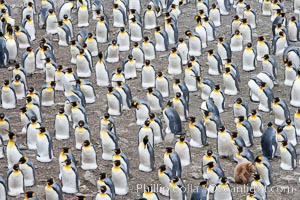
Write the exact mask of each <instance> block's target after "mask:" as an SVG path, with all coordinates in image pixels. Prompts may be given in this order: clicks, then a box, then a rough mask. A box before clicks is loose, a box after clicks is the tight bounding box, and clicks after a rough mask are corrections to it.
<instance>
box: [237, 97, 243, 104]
mask: <svg viewBox="0 0 300 200" xmlns="http://www.w3.org/2000/svg"><path fill="white" fill-rule="evenodd" d="M242 101H243V100H242V98H240V97H239V98H237V99H236V100H235V103H237V104H241V103H242Z"/></svg>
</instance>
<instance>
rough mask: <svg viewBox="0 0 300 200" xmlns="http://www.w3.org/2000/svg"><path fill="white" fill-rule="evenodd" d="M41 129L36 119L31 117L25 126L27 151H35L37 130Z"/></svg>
mask: <svg viewBox="0 0 300 200" xmlns="http://www.w3.org/2000/svg"><path fill="white" fill-rule="evenodd" d="M40 127H41V123H40V122H37V118H36V117H35V116H33V117H31V119H30V122H29V123H28V124H27V126H26V143H27V147H28V149H32V150H35V149H36V148H37V146H36V144H37V135H38V132H39V130H38V128H40Z"/></svg>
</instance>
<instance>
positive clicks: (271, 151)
mask: <svg viewBox="0 0 300 200" xmlns="http://www.w3.org/2000/svg"><path fill="white" fill-rule="evenodd" d="M261 147H262V152H263V156H265V157H266V158H267V159H269V160H271V159H273V158H274V157H275V151H276V150H277V142H276V129H275V128H274V127H273V124H272V123H271V122H269V123H268V127H267V129H266V130H265V131H264V133H263V135H262V138H261Z"/></svg>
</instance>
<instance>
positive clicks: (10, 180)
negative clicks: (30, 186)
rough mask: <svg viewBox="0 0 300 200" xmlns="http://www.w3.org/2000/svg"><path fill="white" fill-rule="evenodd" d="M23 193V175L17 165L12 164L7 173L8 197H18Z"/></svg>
mask: <svg viewBox="0 0 300 200" xmlns="http://www.w3.org/2000/svg"><path fill="white" fill-rule="evenodd" d="M24 191H25V183H24V175H23V173H22V171H21V170H20V168H19V164H14V165H13V167H12V168H10V169H9V170H8V173H7V193H8V195H9V196H13V197H14V196H18V195H20V194H22V193H24Z"/></svg>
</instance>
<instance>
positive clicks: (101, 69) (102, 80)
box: [95, 52, 110, 87]
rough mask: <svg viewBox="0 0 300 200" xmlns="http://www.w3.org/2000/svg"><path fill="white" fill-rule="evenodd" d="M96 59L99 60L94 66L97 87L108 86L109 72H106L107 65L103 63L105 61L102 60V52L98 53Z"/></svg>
mask: <svg viewBox="0 0 300 200" xmlns="http://www.w3.org/2000/svg"><path fill="white" fill-rule="evenodd" d="M98 58H99V59H98V61H97V63H96V66H95V73H96V79H97V85H98V86H100V87H105V86H109V83H110V80H109V71H108V68H107V65H106V63H105V60H104V58H103V53H102V52H99V54H98Z"/></svg>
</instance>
